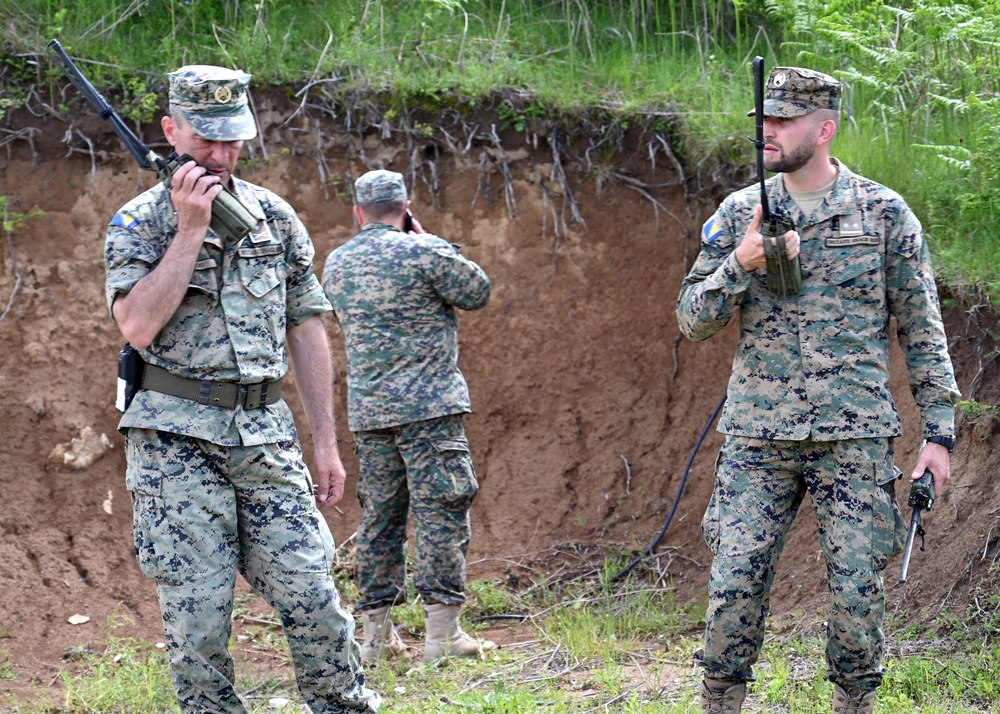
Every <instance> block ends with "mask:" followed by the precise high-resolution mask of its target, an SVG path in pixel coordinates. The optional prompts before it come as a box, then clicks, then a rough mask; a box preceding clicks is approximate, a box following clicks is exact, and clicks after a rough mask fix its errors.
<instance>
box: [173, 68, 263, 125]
mask: <svg viewBox="0 0 1000 714" xmlns="http://www.w3.org/2000/svg"><path fill="white" fill-rule="evenodd" d="M169 76H170V106H171V108H173V109H178V110H180V112H181V113H182V114H183V115H184V118H185V119H187V121H188V123H189V124H191V127H192V128H193V129H194V130H195V131H196V132H198V133H199V134H201V135H202V136H203V137H205V138H206V139H210V140H211V141H241V140H247V139H252V138H254V137H255V136H257V122H255V121H254V118H253V114H252V113H251V112H250V106H249V98H248V96H247V84H248V83H249V82H250V75H249V74H247V73H246V72H243V71H242V70H238V69H237V70H233V69H226V68H225V67H213V66H211V65H205V64H194V65H187V66H185V67H181V68H180V69H178V70H177V71H176V72H171V73H170V75H169Z"/></svg>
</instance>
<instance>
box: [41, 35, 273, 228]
mask: <svg viewBox="0 0 1000 714" xmlns="http://www.w3.org/2000/svg"><path fill="white" fill-rule="evenodd" d="M46 49H47V50H48V52H49V55H50V56H51V57H52V59H53V60H55V62H56V64H57V65H59V68H60V69H61V70H62V71H63V72H64V73H65V74H66V76H67V77H69V80H70V81H71V82H72V83H73V85H74V86H75V87H76V88H77V89H79V90H80V93H81V94H83V96H84V97H86V98H87V101H89V102H90V104H91V106H93V107H94V109H95V110H97V113H98V115H100V117H101V119H104V120H105V121H107V122H108V123H110V124H111V128H112V129H114V130H115V133H116V134H117V135H118V138H120V139H121V140H122V141H123V142H124V143H125V146H126V147H128V150H129V151H130V152H131V154H132V156H134V157H135V160H136V161H137V162H138V164H139V167H140V168H142V169H146V170H147V171H155V172H156V177H157V178H159V179H160V180H161V181H163V183H164V184H165V185H166V187H167V188H168V189H169V188H170V178H171V177H172V176H173V175H174V172H175V171H177V169H179V168H180V167H181V166H183V165H184V164H186V163H187V162H188V161H194V159H193V158H191V156H189V155H188V154H184V155H183V156H178V155H177V152H176V151H174V152H171V154H170V156H168V157H167V158H166V160H164V159H163V158H162V157H160V156H159V154H157V153H156V152H155V151H153V150H151V149H150V148H149V147H148V146H146V145H145V144H144V143H142V140H141V139H139V137H138V136H136V134H135V132H134V131H132V130H131V129H129V127H128V125H127V124H125V122H124V120H122V118H121V117H120V116H119V115H118V112H116V111H115V110H114V107H112V106H111V105H110V104H109V103H108V100H107V99H105V98H104V97H103V96H101V94H100V93H99V92H98V91H97V90H96V89H95V88H94V85H92V84H91V83H90V82H89V81H87V78H86V77H84V76H83V73H82V72H80V70H79V69H78V68H77V66H76V65H75V64H74V63H73V60H71V59H70V58H69V55H67V54H66V52H65V51H64V50H63V48H62V45H61V44H59V40H52V41H51V42H49V44H48V45H46ZM258 222H259V221H258V220H257V219H256V218H255V217H254V215H253V214H252V213H250V211H249V210H247V208H246V206H244V205H243V204H242V203H240V199H238V198H237V197H236V194H235V193H233V192H232V191H230V190H229V189H228V188H226V187H225V186H223V187H222V191H221V192H220V193H219V195H218V196H216V197H215V200H214V201H212V221H211V223H210V226H211V228H212V230H214V231H215V232H216V233H218V234H219V235H220V236H222V237H223V238H224V239H226V240H228V241H232V242H234V243H235V242H238V241H240V240H242V239H243V238H244V237H245V236H246V235H247V234H248V233H249V232H250V231H252V230H253V229H254V228H255V227H256V226H257V223H258Z"/></svg>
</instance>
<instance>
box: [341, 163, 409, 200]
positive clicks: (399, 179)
mask: <svg viewBox="0 0 1000 714" xmlns="http://www.w3.org/2000/svg"><path fill="white" fill-rule="evenodd" d="M354 200H355V202H356V203H380V202H382V201H405V200H406V182H405V181H404V180H403V174H400V173H396V172H395V171H386V170H384V169H377V170H375V171H369V172H367V173H365V174H363V175H362V176H361V177H360V178H358V180H357V181H355V182H354Z"/></svg>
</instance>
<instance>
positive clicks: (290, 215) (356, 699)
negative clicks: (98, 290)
mask: <svg viewBox="0 0 1000 714" xmlns="http://www.w3.org/2000/svg"><path fill="white" fill-rule="evenodd" d="M194 69H195V70H196V71H202V72H203V71H205V70H206V69H208V70H212V69H217V68H194ZM244 77H246V76H245V75H244ZM246 78H248V77H246ZM227 81H228V79H225V78H224V79H223V80H222V83H223V85H225V84H226V82H227ZM233 81H242V82H244V83H245V81H246V80H245V79H243V80H233ZM230 86H232V85H230ZM239 90H240V87H236V91H239ZM244 103H245V97H244ZM233 121H234V122H236V123H239V121H240V120H239V119H238V118H237V119H234V120H233ZM206 131H208V129H206ZM233 189H234V191H235V193H236V195H237V196H238V197H239V199H240V201H241V202H242V203H243V204H244V205H245V206H246V207H247V208H248V209H249V210H250V211H251V212H252V213H253V214H254V216H256V217H257V218H259V219H260V220H261V221H262V222H261V223H260V224H259V225H258V227H257V229H256V230H255V231H254V232H252V233H251V234H250V235H248V236H247V237H246V238H244V239H243V240H241V241H240V242H239V243H238V244H235V245H233V244H231V243H227V242H226V241H224V240H223V239H222V238H220V237H219V236H218V235H217V234H216V233H215V232H214V231H212V230H209V231H208V234H207V236H206V238H205V241H204V243H203V245H202V248H201V253H200V255H199V259H198V261H197V264H196V265H195V268H194V271H193V275H192V276H191V278H190V284H189V286H188V289H187V294H186V296H185V297H184V299H183V301H182V302H181V305H180V307H179V308H178V309H177V311H176V312H175V313H174V315H173V317H172V318H171V319H170V321H169V322H168V323H167V325H166V326H165V327H164V328H163V329H162V330H161V331H160V333H159V334H158V335H157V336H156V338H155V339H154V340H153V342H152V344H150V345H149V347H148V348H147V349H144V350H141V351H140V353H141V355H142V357H143V359H144V360H145V361H146V363H147V364H148V365H155V366H157V367H160V368H163V369H166V370H168V371H169V372H170V373H171V374H173V375H177V376H180V377H186V378H190V379H198V380H213V381H223V382H236V383H240V384H250V383H256V382H261V381H271V380H276V379H280V378H281V377H282V376H283V375H284V374H285V372H286V370H287V355H286V351H285V332H286V327H293V326H296V325H299V324H302V323H303V322H305V321H306V320H308V319H310V318H312V317H314V316H317V315H320V314H322V313H324V312H327V311H329V309H330V305H329V303H328V301H327V300H326V298H325V297H324V295H323V293H322V289H321V287H320V285H319V282H318V281H317V279H316V277H315V275H314V274H313V272H312V260H313V255H314V249H313V246H312V242H311V240H310V238H309V235H308V233H307V232H306V229H305V227H304V226H303V225H302V223H301V222H300V221H299V219H298V218H297V216H296V215H295V212H294V211H293V210H292V208H291V207H290V206H289V205H288V204H287V203H286V202H285V201H283V200H282V199H280V198H279V197H278V196H276V195H275V194H273V193H272V192H270V191H267V190H266V189H263V188H260V187H258V186H254V185H252V184H249V183H246V182H243V181H240V180H238V179H235V178H234V179H233ZM176 230H177V219H176V214H175V213H174V210H173V206H172V203H171V198H170V192H169V191H168V190H167V189H166V188H165V187H164V186H163V185H162V184H161V185H158V186H156V187H154V188H152V189H150V190H148V191H146V192H145V193H143V194H142V195H140V196H138V197H137V198H135V199H133V200H132V201H130V202H129V203H128V204H126V205H125V206H124V207H123V208H122V209H121V210H120V211H119V212H118V213H117V214H116V215H115V217H114V219H113V220H112V221H111V225H110V226H109V228H108V232H107V244H106V252H105V260H106V267H107V282H106V296H107V301H108V305H109V308H110V307H111V306H112V305H113V303H114V301H115V298H116V297H118V296H120V295H123V294H125V293H128V292H129V291H130V290H131V289H132V288H133V287H134V286H135V285H136V283H138V282H139V280H140V279H141V278H143V277H144V276H145V275H147V274H148V273H149V272H150V271H151V270H153V268H155V267H156V265H157V264H158V263H159V261H160V259H161V258H162V257H163V255H164V253H165V252H166V250H167V248H168V247H169V245H170V243H171V240H172V239H173V236H174V233H175V232H176ZM112 314H113V313H112ZM119 429H120V431H122V433H123V434H125V435H126V436H127V441H126V454H127V457H128V467H127V473H126V480H127V485H128V488H129V491H130V492H131V494H132V501H133V511H134V539H135V549H136V555H137V558H138V561H139V565H140V568H141V569H142V571H143V573H144V574H145V575H146V576H147V577H149V578H152V579H153V580H155V582H156V585H157V593H158V596H159V601H160V608H161V612H162V615H163V624H164V629H165V633H166V641H167V651H168V655H169V659H170V670H171V678H172V680H173V684H174V688H175V691H176V693H177V697H178V701H179V703H180V706H181V709H182V711H184V712H227V713H229V712H246V708H245V705H244V703H243V702H242V700H241V697H240V695H239V694H238V693H237V691H236V689H235V687H234V675H235V672H234V667H233V660H232V657H231V656H230V653H229V640H230V636H231V630H232V622H231V615H232V610H233V594H234V593H233V591H234V586H235V581H236V574H237V572H239V573H240V574H242V575H243V576H244V577H245V578H246V580H247V582H249V583H250V584H251V585H252V586H253V587H254V588H255V589H256V590H257V591H258V592H259V593H260V594H261V596H262V597H263V598H264V599H265V600H267V601H268V603H270V604H271V605H272V606H273V607H274V608H275V610H277V612H278V613H279V615H280V617H281V621H282V624H283V626H284V629H285V634H286V636H287V639H288V643H289V648H290V650H291V652H292V658H293V662H294V665H295V672H296V680H297V683H298V686H299V690H300V691H301V693H302V695H303V697H304V699H305V701H306V703H307V704H308V705H309V707H310V708H311V710H312V711H313V712H317V713H318V712H329V713H334V712H336V713H341V712H350V711H354V712H356V711H366V712H375V711H377V710H378V708H379V704H380V699H379V696H378V695H377V694H376V693H374V692H373V691H371V690H370V689H367V688H366V687H365V679H364V675H363V674H362V671H361V667H360V660H359V648H358V645H357V643H356V642H355V640H354V621H353V618H352V617H351V615H350V614H349V613H348V612H346V611H345V610H344V609H342V608H341V606H340V598H339V595H338V592H337V589H336V585H335V582H334V580H333V578H332V577H331V574H330V566H331V562H332V557H333V551H334V544H333V538H332V536H331V534H330V531H329V528H328V526H327V524H326V521H325V520H324V519H323V517H322V515H321V514H320V512H319V510H318V508H317V507H316V503H315V500H314V498H313V495H312V483H311V478H310V474H309V471H308V468H307V466H306V464H305V463H304V461H303V458H302V453H301V450H300V447H299V444H298V440H297V434H296V429H295V425H294V422H293V420H292V414H291V411H290V409H289V408H288V406H287V405H286V404H285V402H284V401H281V400H279V401H277V402H275V403H274V404H272V405H270V406H263V407H261V408H256V409H245V408H244V407H243V406H240V405H237V406H236V407H235V408H234V409H225V408H220V407H215V406H208V405H203V404H200V403H198V402H195V401H191V400H188V399H185V398H182V397H178V396H173V395H170V394H164V393H161V392H157V391H150V390H148V389H143V390H141V391H139V392H138V393H137V394H136V396H135V398H134V400H133V401H132V403H131V405H130V407H129V408H128V410H127V411H126V413H125V414H124V416H123V418H122V420H121V422H120V424H119Z"/></svg>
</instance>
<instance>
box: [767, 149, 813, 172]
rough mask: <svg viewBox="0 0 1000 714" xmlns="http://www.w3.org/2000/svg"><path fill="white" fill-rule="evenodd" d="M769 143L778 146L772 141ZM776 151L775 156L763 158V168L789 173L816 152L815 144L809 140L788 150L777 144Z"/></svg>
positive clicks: (802, 164) (798, 167)
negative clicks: (777, 152)
mask: <svg viewBox="0 0 1000 714" xmlns="http://www.w3.org/2000/svg"><path fill="white" fill-rule="evenodd" d="M769 143H771V144H772V145H774V146H778V145H777V144H774V142H769ZM778 151H779V152H780V153H779V154H778V155H777V156H772V157H765V158H764V168H765V169H767V170H768V171H771V172H772V173H782V174H790V173H794V172H795V171H798V170H799V169H801V168H802V167H803V166H805V165H806V164H808V163H809V161H810V160H811V159H812V157H813V156H814V155H815V154H816V146H815V145H814V144H812V143H810V142H803V143H801V144H799V145H798V146H797V147H795V148H794V149H792V150H790V151H788V152H786V151H785V150H784V149H783V148H782V147H780V146H778Z"/></svg>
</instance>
